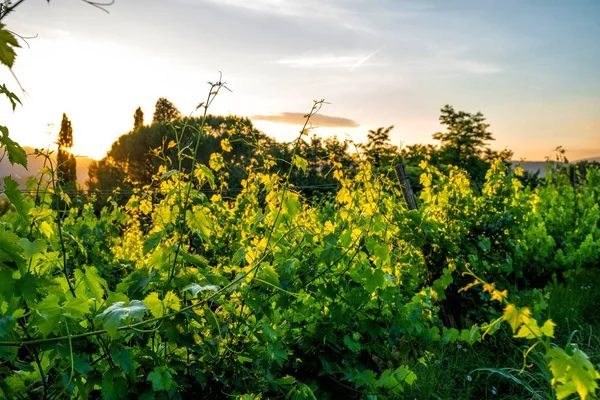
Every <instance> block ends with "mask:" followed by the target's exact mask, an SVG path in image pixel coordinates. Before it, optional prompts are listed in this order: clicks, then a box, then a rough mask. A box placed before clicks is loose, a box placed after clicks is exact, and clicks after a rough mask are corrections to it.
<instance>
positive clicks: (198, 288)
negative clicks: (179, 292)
mask: <svg viewBox="0 0 600 400" xmlns="http://www.w3.org/2000/svg"><path fill="white" fill-rule="evenodd" d="M206 290H210V291H213V292H218V291H219V287H218V286H215V285H205V286H200V285H198V284H197V283H191V284H189V285H187V286H186V287H184V288H183V291H184V292H187V291H190V292H191V293H192V296H196V295H197V294H198V293H200V292H204V291H206Z"/></svg>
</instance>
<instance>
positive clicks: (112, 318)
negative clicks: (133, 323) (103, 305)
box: [96, 300, 147, 337]
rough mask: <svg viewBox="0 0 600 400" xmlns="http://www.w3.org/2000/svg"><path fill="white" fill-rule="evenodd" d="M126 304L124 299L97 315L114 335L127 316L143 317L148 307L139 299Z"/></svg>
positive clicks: (109, 332) (113, 335) (110, 333)
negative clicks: (125, 305)
mask: <svg viewBox="0 0 600 400" xmlns="http://www.w3.org/2000/svg"><path fill="white" fill-rule="evenodd" d="M124 304H125V302H123V301H117V302H116V303H114V304H113V305H111V306H110V307H108V308H107V309H106V310H104V312H103V313H102V314H100V315H98V316H97V317H96V318H98V319H99V320H100V321H102V326H104V329H106V331H107V332H108V334H109V335H110V336H112V337H115V336H117V332H118V328H119V327H120V326H121V325H122V322H123V320H124V319H125V318H127V317H132V318H133V319H142V318H143V317H144V313H145V312H146V309H147V307H146V305H145V304H144V303H142V302H141V301H139V300H131V302H130V303H129V305H128V306H127V307H124Z"/></svg>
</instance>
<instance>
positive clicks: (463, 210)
mask: <svg viewBox="0 0 600 400" xmlns="http://www.w3.org/2000/svg"><path fill="white" fill-rule="evenodd" d="M4 15H6V14H4ZM15 47H18V42H17V41H16V39H15V37H14V35H13V34H12V33H11V32H9V31H7V30H4V29H3V25H1V24H0V63H2V64H4V65H5V66H7V67H12V65H13V63H14V59H15V51H14V49H15ZM222 87H223V84H222V83H221V82H220V81H219V82H218V83H217V84H212V86H211V90H210V92H209V93H210V94H209V96H208V98H207V101H206V102H205V103H202V104H201V105H200V106H199V108H200V109H203V110H204V117H203V118H202V119H201V122H200V124H199V125H197V126H193V127H191V128H190V129H192V128H193V130H195V133H196V135H195V137H196V142H195V144H192V145H191V146H188V145H182V142H181V140H179V141H174V142H169V143H168V144H167V150H170V151H171V152H175V151H176V153H177V154H176V155H177V157H176V160H188V161H186V164H185V165H186V168H183V162H182V161H179V162H178V165H176V168H172V169H169V170H167V168H162V169H160V171H159V173H158V175H155V176H154V177H153V179H152V182H151V183H150V184H147V185H144V186H134V187H133V189H132V190H133V195H131V196H130V197H129V198H128V200H127V202H126V203H124V204H123V202H121V201H120V200H121V199H122V198H121V197H120V194H119V192H118V191H117V192H115V193H114V194H113V195H112V197H110V198H109V199H108V200H107V201H106V205H105V206H103V207H102V208H101V209H100V210H98V209H96V206H97V203H95V202H94V198H85V197H80V196H72V197H70V195H69V194H68V193H67V192H66V191H63V189H62V188H61V185H60V180H59V179H57V170H58V168H57V166H56V165H53V162H52V158H51V157H50V156H49V155H48V154H44V153H43V152H38V155H39V156H40V157H46V160H47V165H48V167H46V168H44V169H42V170H41V171H39V174H38V176H37V177H36V178H35V179H33V180H31V181H30V187H29V188H28V189H29V190H31V191H33V192H34V193H35V195H34V196H26V195H25V194H23V193H22V192H21V191H20V190H19V188H18V185H17V183H16V182H15V181H14V180H13V179H12V178H11V177H10V176H7V177H4V178H3V193H4V195H5V196H6V197H7V199H8V201H10V203H11V208H10V209H9V210H8V211H7V212H6V213H5V214H4V215H2V217H0V393H1V394H2V396H3V397H5V398H7V399H26V398H42V399H55V398H82V399H88V398H89V399H96V398H103V399H107V400H112V399H124V398H140V399H167V398H173V399H183V398H189V397H191V396H192V395H200V394H201V395H202V396H204V397H207V398H223V397H225V396H232V397H236V398H247V399H250V398H257V397H258V398H260V397H261V396H264V397H269V398H271V397H280V398H290V399H315V398H319V399H327V398H359V397H366V398H368V399H394V398H402V395H403V393H404V392H405V391H406V390H407V388H408V387H410V386H412V385H414V384H415V382H416V381H417V380H418V379H419V377H418V376H417V374H416V373H415V372H414V368H413V366H414V364H415V360H416V359H418V358H419V356H420V355H421V354H423V353H424V351H426V349H428V348H431V347H433V346H448V345H450V344H454V343H457V342H460V343H463V344H465V345H466V344H470V345H472V344H474V343H476V342H479V341H482V340H485V337H487V335H492V334H493V333H494V332H495V331H497V330H498V329H499V327H500V325H501V324H502V323H506V324H507V325H508V326H510V328H511V329H512V332H513V334H514V336H515V338H517V339H519V340H524V341H525V343H527V346H530V347H528V349H527V352H526V354H525V356H526V355H527V353H529V352H530V351H532V349H533V348H534V347H537V348H541V349H542V351H543V354H544V357H545V365H546V367H547V368H548V370H549V371H550V373H551V379H549V382H548V385H549V386H551V390H552V391H553V394H554V395H555V396H556V397H557V398H558V399H563V398H567V397H569V396H571V395H578V396H579V397H580V398H582V399H584V400H585V399H589V398H597V397H596V393H597V389H598V378H600V375H599V374H598V372H597V371H596V369H595V367H594V365H593V364H592V363H591V362H590V360H589V359H588V357H587V355H586V354H585V353H584V352H583V351H581V350H580V349H579V348H578V347H577V346H574V345H572V344H570V343H569V344H567V345H566V346H565V347H564V348H563V347H560V346H557V345H555V344H553V343H552V341H551V339H552V338H553V337H554V332H555V326H556V325H555V323H554V322H553V321H552V320H549V319H548V320H544V319H543V318H542V315H540V313H539V312H538V310H539V309H541V307H539V305H527V304H519V303H520V299H519V298H518V296H517V295H513V293H519V292H520V291H521V290H524V289H536V288H543V287H544V286H545V285H546V284H548V283H549V282H551V281H552V280H557V279H560V280H568V279H570V278H572V277H574V276H577V275H578V274H580V273H583V272H584V271H586V270H588V269H592V268H597V267H598V265H599V262H600V252H599V251H598V249H599V248H600V229H599V222H600V221H599V218H600V210H599V196H600V171H598V169H594V168H590V169H588V170H587V172H586V175H585V176H583V177H581V178H580V179H579V180H578V184H577V185H575V186H574V185H572V183H571V181H570V180H569V179H568V177H566V176H564V175H563V174H561V173H560V171H556V172H555V173H550V174H549V175H548V177H547V178H546V180H545V181H544V182H543V184H542V185H540V186H539V187H538V188H536V189H535V190H532V189H530V188H527V187H524V186H523V184H522V183H521V181H520V180H519V179H518V175H519V174H520V172H519V171H518V170H517V171H515V172H514V173H513V172H511V171H509V170H507V167H506V166H505V165H504V164H503V163H502V161H501V160H497V161H496V162H494V163H493V165H492V167H491V168H490V169H489V171H488V172H487V176H486V178H485V183H484V185H483V187H482V189H481V190H478V189H474V188H473V185H472V184H471V180H470V178H469V176H468V174H467V173H466V172H465V171H463V170H461V169H459V168H457V167H449V168H448V170H447V171H440V170H438V169H437V168H435V167H434V166H433V165H430V164H429V163H428V162H427V160H425V161H423V163H422V164H421V165H420V168H421V170H422V171H423V173H422V175H421V177H420V183H421V185H422V186H423V189H422V190H421V192H420V199H419V200H420V206H419V209H417V210H409V209H408V208H407V207H406V206H405V204H404V200H403V197H402V194H401V191H400V187H399V184H398V182H397V181H396V180H395V179H391V178H390V176H392V174H386V173H385V172H386V171H384V170H383V169H382V168H377V169H374V168H373V166H372V165H371V164H370V163H369V162H368V161H367V160H366V159H361V158H360V156H358V155H357V157H356V159H355V160H354V161H355V163H353V164H352V168H351V169H350V168H348V165H343V164H341V163H339V162H336V161H335V159H334V158H333V157H332V165H333V167H332V169H331V170H330V171H329V172H328V176H331V177H332V178H333V179H334V180H335V181H336V182H337V183H338V184H339V189H338V190H337V191H336V192H335V193H334V194H333V195H332V196H323V197H322V198H321V200H320V201H316V200H315V199H307V198H305V197H304V196H303V194H302V193H301V192H298V191H296V190H295V189H294V187H293V186H292V185H291V184H290V176H291V175H292V173H294V174H301V172H300V171H302V173H306V167H307V163H308V162H310V160H306V159H304V158H303V157H301V156H300V155H299V154H298V153H297V150H298V148H299V145H300V143H301V139H302V135H305V134H306V130H304V129H303V130H302V134H301V136H300V137H299V138H298V139H297V140H296V142H295V144H294V146H293V150H292V152H291V154H290V157H289V159H287V160H284V161H286V162H288V164H289V169H288V171H289V172H287V173H281V172H276V171H275V169H274V168H273V167H274V166H275V165H277V163H281V162H282V160H275V159H274V158H273V157H271V156H264V157H263V158H262V160H260V163H257V164H254V163H253V164H251V165H249V166H248V167H247V168H246V170H245V171H244V179H243V180H242V189H241V191H240V192H239V193H238V194H237V195H235V196H232V192H231V191H229V190H228V184H227V182H228V179H229V172H228V171H229V170H230V168H233V167H234V166H231V165H228V164H227V163H226V161H225V160H226V158H227V157H224V153H227V152H228V151H230V150H231V141H230V140H228V139H227V138H225V139H223V140H221V141H220V146H221V150H220V151H216V152H213V153H212V154H210V155H209V156H208V160H207V161H208V162H206V163H198V162H197V161H196V160H197V157H196V156H197V154H198V149H199V146H200V144H201V142H202V141H203V140H206V139H207V131H206V130H205V122H206V116H207V110H208V107H209V105H210V104H211V102H212V101H213V100H214V96H216V94H217V93H218V91H219V89H220V88H222ZM0 93H2V94H4V95H5V96H6V97H7V98H8V100H9V101H10V102H11V105H12V107H13V109H14V107H16V105H17V103H20V101H19V99H18V97H17V96H16V95H15V94H14V93H11V92H10V91H9V90H8V89H7V88H6V86H4V85H2V86H1V87H0ZM321 104H322V103H316V104H315V106H314V107H313V109H312V111H311V112H310V113H309V115H308V118H310V117H311V116H312V115H314V113H315V112H316V111H318V109H319V107H320V105H321ZM187 128H188V127H186V126H183V127H182V128H181V129H182V130H181V131H180V132H186V129H187ZM175 129H177V128H175ZM0 132H1V133H2V136H1V137H0V146H1V147H2V149H3V150H4V152H5V154H7V156H8V158H9V160H10V162H11V163H17V164H21V165H24V166H26V162H27V158H26V154H25V152H24V151H23V149H21V147H20V146H19V145H18V144H17V143H16V142H14V141H13V140H12V139H11V138H9V131H8V128H6V127H4V126H0ZM182 136H183V133H181V134H180V135H175V137H176V138H181V137H182ZM257 154H259V155H260V154H261V153H260V152H258V153H257ZM157 156H159V157H160V156H162V158H159V159H163V160H166V157H165V154H164V153H163V154H162V155H161V154H157ZM169 165H170V164H169ZM378 167H379V166H378ZM277 171H280V170H279V169H277ZM238 172H239V171H238ZM536 306H538V307H536ZM530 307H532V308H530ZM532 309H533V311H531V310H532Z"/></svg>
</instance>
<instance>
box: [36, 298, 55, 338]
mask: <svg viewBox="0 0 600 400" xmlns="http://www.w3.org/2000/svg"><path fill="white" fill-rule="evenodd" d="M33 309H34V310H36V311H37V312H38V314H39V315H40V316H41V317H42V318H43V319H44V321H45V322H43V323H38V328H39V329H40V332H42V335H44V336H47V335H48V334H50V333H52V331H54V328H55V327H56V325H57V324H58V322H59V321H60V320H61V318H62V308H61V306H60V305H59V298H58V296H56V295H55V294H50V295H48V296H46V298H45V299H44V300H42V301H41V302H39V303H38V304H35V305H34V306H33Z"/></svg>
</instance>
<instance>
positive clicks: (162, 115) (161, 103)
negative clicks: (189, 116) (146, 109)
mask: <svg viewBox="0 0 600 400" xmlns="http://www.w3.org/2000/svg"><path fill="white" fill-rule="evenodd" d="M179 118H181V113H180V112H179V110H178V109H177V108H176V107H175V106H174V105H173V103H171V102H170V101H169V100H167V99H165V98H164V97H161V98H160V99H158V100H157V101H156V106H155V109H154V116H153V117H152V123H153V124H159V123H161V122H165V121H167V122H171V121H173V120H176V119H179Z"/></svg>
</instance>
